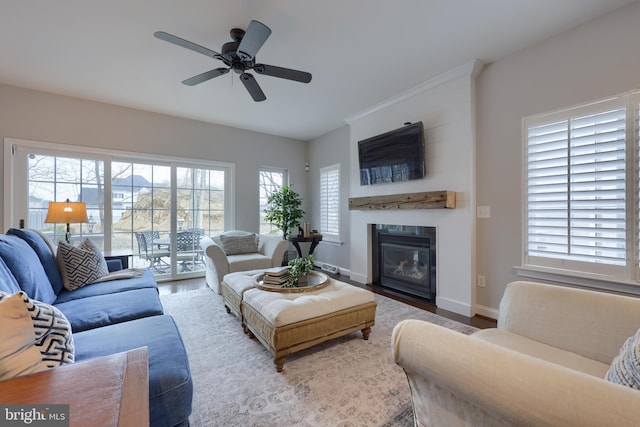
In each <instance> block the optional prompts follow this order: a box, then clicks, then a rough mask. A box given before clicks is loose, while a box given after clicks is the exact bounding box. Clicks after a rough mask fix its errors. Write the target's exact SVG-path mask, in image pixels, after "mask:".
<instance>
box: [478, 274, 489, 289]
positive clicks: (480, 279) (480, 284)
mask: <svg viewBox="0 0 640 427" xmlns="http://www.w3.org/2000/svg"><path fill="white" fill-rule="evenodd" d="M477 284H478V287H479V288H484V287H485V286H487V279H486V278H485V277H484V276H482V275H480V274H478V280H477Z"/></svg>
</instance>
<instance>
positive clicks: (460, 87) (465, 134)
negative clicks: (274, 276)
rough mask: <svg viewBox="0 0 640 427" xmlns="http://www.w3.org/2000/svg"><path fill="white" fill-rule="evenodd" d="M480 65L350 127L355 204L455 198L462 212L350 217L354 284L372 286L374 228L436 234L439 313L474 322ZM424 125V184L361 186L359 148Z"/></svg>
mask: <svg viewBox="0 0 640 427" xmlns="http://www.w3.org/2000/svg"><path fill="white" fill-rule="evenodd" d="M478 69H479V64H478V63H476V62H472V63H469V64H465V65H462V66H460V67H458V68H456V69H454V70H451V71H450V72H449V73H446V74H445V75H443V76H440V77H437V78H435V79H433V80H431V81H429V82H426V83H425V84H423V85H421V86H420V87H419V88H416V89H415V90H412V91H408V92H407V93H404V94H400V95H399V96H398V97H396V98H394V99H392V100H389V101H388V102H386V103H384V104H383V105H380V106H376V107H373V108H372V109H371V110H370V111H367V112H364V113H361V114H359V115H357V116H355V117H353V118H350V119H349V123H350V128H351V143H350V147H351V148H350V149H351V155H350V165H351V167H350V171H351V179H350V181H351V191H350V194H351V197H363V196H373V195H385V194H399V193H413V192H423V191H438V190H450V191H455V192H456V196H457V206H456V208H455V209H399V210H377V211H368V210H367V211H364V210H353V211H351V221H350V223H351V236H350V260H351V278H352V279H353V280H355V281H358V282H361V283H370V282H371V279H372V271H371V233H370V227H369V225H370V224H400V225H420V226H434V227H436V228H437V255H436V258H437V261H436V262H437V291H436V304H437V305H438V307H441V308H444V309H446V310H450V311H454V312H456V313H460V314H463V315H466V316H471V315H473V314H474V295H473V291H474V286H473V279H472V278H473V277H474V266H475V264H474V260H475V254H474V251H475V243H474V242H475V240H474V234H475V230H474V224H475V223H474V221H475V179H474V178H475V171H474V168H475V132H474V126H475V121H474V114H475V112H474V108H475V105H474V104H475V95H474V94H475V85H474V80H475V76H476V73H477V71H478ZM420 120H422V122H423V123H424V128H425V151H426V153H425V156H426V173H427V176H426V178H425V179H422V180H415V181H408V182H402V183H392V184H377V185H371V186H361V185H360V179H359V166H358V154H357V142H358V141H359V140H362V139H365V138H368V137H371V136H374V135H377V134H380V133H383V132H386V131H389V130H391V129H395V128H398V127H401V126H402V125H403V123H404V122H417V121H420Z"/></svg>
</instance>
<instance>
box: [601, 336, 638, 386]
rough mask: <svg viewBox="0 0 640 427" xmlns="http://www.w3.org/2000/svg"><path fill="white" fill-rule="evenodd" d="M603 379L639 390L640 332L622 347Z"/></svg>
mask: <svg viewBox="0 0 640 427" xmlns="http://www.w3.org/2000/svg"><path fill="white" fill-rule="evenodd" d="M605 379H606V380H607V381H611V382H613V383H616V384H621V385H626V386H628V387H631V388H635V389H636V390H640V330H638V332H636V334H635V335H634V336H632V337H630V338H628V339H627V340H626V341H625V343H624V344H623V345H622V348H621V349H620V353H618V355H617V356H616V357H615V358H614V359H613V362H611V366H610V367H609V370H608V371H607V374H606V375H605Z"/></svg>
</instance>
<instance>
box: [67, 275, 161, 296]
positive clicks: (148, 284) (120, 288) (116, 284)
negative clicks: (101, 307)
mask: <svg viewBox="0 0 640 427" xmlns="http://www.w3.org/2000/svg"><path fill="white" fill-rule="evenodd" d="M142 288H151V289H154V290H155V292H156V294H157V293H158V284H157V283H156V280H155V279H154V278H153V273H151V271H150V270H149V269H145V270H144V273H143V275H142V277H133V278H131V279H119V280H109V281H107V282H100V283H92V284H90V285H87V286H83V287H82V288H79V289H76V290H75V291H68V290H66V289H63V290H61V291H60V293H59V294H58V298H56V300H55V302H54V304H55V305H59V304H62V303H63V302H67V301H72V300H76V299H81V298H87V297H94V296H97V295H106V294H113V293H117V292H126V291H131V290H134V289H142Z"/></svg>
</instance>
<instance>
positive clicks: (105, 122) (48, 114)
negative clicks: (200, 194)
mask: <svg viewBox="0 0 640 427" xmlns="http://www.w3.org/2000/svg"><path fill="white" fill-rule="evenodd" d="M0 136H1V137H3V138H4V137H12V138H19V139H27V140H35V141H43V142H53V143H58V144H68V145H79V146H86V147H96V148H109V149H114V150H122V151H129V152H135V153H143V154H144V153H152V154H159V155H164V156H172V157H180V158H192V159H200V160H214V161H223V162H230V163H235V164H236V176H235V194H236V199H235V228H238V229H243V230H249V231H258V224H259V200H258V168H259V167H260V166H271V167H279V168H286V169H288V170H289V178H290V182H291V183H293V184H294V185H295V188H296V190H297V191H298V192H299V193H300V194H301V196H302V197H303V199H304V200H305V202H306V199H307V197H306V194H305V193H304V190H305V187H306V176H305V171H304V161H305V159H306V157H307V143H306V142H305V141H299V140H295V139H288V138H282V137H277V136H273V135H268V134H263V133H257V132H251V131H247V130H241V129H236V128H231V127H227V126H218V125H212V124H208V123H203V122H199V121H194V120H188V119H181V118H177V117H172V116H167V115H162V114H156V113H150V112H146V111H140V110H135V109H131V108H125V107H119V106H114V105H109V104H104V103H98V102H93V101H87V100H82V99H78V98H72V97H67V96H60V95H53V94H50V93H45V92H39V91H33V90H28V89H22V88H17V87H14V86H8V85H0ZM2 156H3V157H4V154H2ZM0 164H2V165H4V158H2V163H0ZM0 175H2V176H1V177H0V179H2V181H0V191H2V192H3V193H4V173H2V174H0ZM0 203H2V205H0V208H1V209H0V221H1V222H0V223H2V224H4V225H7V222H6V221H5V218H4V194H2V197H0ZM305 208H306V206H305ZM11 225H14V226H15V225H17V224H11Z"/></svg>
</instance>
